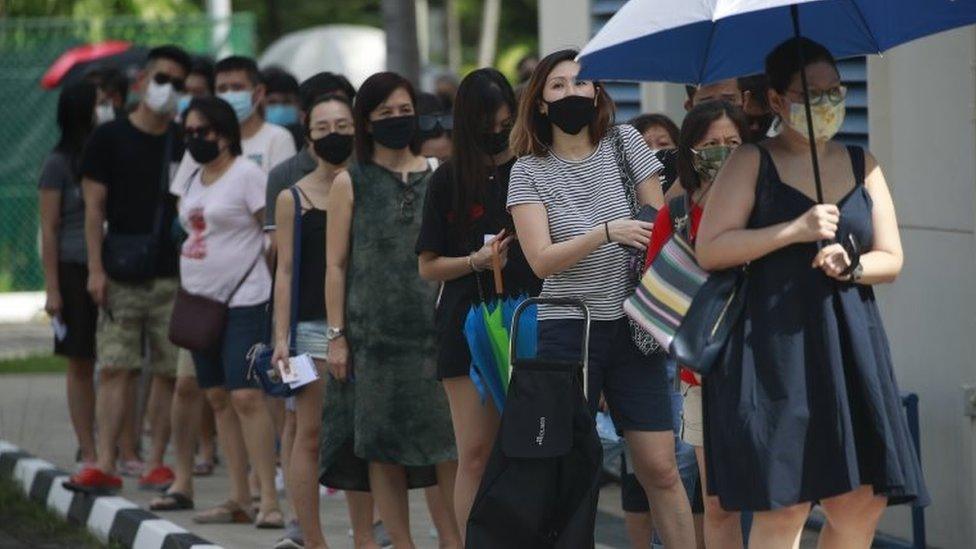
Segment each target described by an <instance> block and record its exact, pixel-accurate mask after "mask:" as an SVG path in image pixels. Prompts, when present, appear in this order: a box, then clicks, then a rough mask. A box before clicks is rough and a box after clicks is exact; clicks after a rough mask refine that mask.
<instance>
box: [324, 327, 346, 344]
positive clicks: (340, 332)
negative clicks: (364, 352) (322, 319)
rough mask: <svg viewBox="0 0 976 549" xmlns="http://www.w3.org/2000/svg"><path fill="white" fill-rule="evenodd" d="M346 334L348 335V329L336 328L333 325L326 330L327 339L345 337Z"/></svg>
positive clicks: (332, 339) (333, 339)
mask: <svg viewBox="0 0 976 549" xmlns="http://www.w3.org/2000/svg"><path fill="white" fill-rule="evenodd" d="M345 335H346V331H345V330H344V329H342V328H335V327H333V326H329V327H328V329H326V330H325V339H327V340H328V341H335V340H337V339H339V338H340V337H344V336H345Z"/></svg>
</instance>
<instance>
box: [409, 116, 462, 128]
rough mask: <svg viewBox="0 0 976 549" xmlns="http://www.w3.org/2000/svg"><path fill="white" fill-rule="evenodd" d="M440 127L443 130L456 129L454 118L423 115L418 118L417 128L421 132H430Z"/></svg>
mask: <svg viewBox="0 0 976 549" xmlns="http://www.w3.org/2000/svg"><path fill="white" fill-rule="evenodd" d="M437 126H440V127H441V129H442V130H445V131H451V130H453V129H454V117H453V116H452V115H450V114H421V115H418V116H417V127H418V128H420V131H423V132H429V131H433V130H434V128H436V127H437Z"/></svg>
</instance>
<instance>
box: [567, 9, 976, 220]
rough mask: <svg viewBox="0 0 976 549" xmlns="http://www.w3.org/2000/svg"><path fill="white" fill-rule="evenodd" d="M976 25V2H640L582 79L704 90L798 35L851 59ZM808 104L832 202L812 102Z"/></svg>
mask: <svg viewBox="0 0 976 549" xmlns="http://www.w3.org/2000/svg"><path fill="white" fill-rule="evenodd" d="M973 23H976V0H630V1H629V2H627V3H626V4H625V5H624V6H623V7H622V8H620V10H619V11H617V13H616V14H615V15H614V16H613V17H612V18H611V19H610V21H608V22H607V24H606V25H604V26H603V28H602V29H600V32H598V33H597V35H596V36H594V37H593V39H592V40H590V42H589V44H587V45H586V47H585V48H583V51H582V52H580V56H579V62H580V64H581V65H582V69H581V72H580V76H582V77H584V78H589V79H594V80H638V81H639V80H649V81H664V82H677V83H680V84H704V83H710V82H716V81H718V80H723V79H726V78H734V77H739V76H747V75H751V74H757V73H760V72H762V71H763V68H764V67H763V63H764V61H765V58H766V54H768V53H769V52H770V51H772V50H773V48H775V47H776V46H778V45H779V44H781V43H782V42H784V41H786V40H788V39H789V38H792V37H794V36H804V37H806V38H809V39H811V40H814V41H816V42H819V43H820V44H822V45H823V46H825V47H826V48H827V49H829V50H830V52H831V53H832V54H833V55H834V57H837V58H844V57H852V56H856V55H866V54H880V53H882V52H883V51H885V50H887V49H890V48H893V47H895V46H897V45H899V44H904V43H905V42H909V41H912V40H915V39H916V38H921V37H923V36H928V35H930V34H936V33H939V32H942V31H946V30H949V29H954V28H957V27H962V26H965V25H970V24H973ZM797 53H798V55H801V56H802V52H800V51H799V48H798V52H797ZM801 62H802V57H801ZM800 77H801V80H802V84H803V88H804V89H807V82H806V73H805V72H804V71H800ZM805 106H806V114H807V130H808V132H809V133H808V135H809V138H810V139H809V140H810V155H811V160H812V162H813V174H814V179H815V183H816V188H817V199H818V201H819V202H823V190H822V187H823V186H822V184H821V180H820V168H819V165H818V161H817V150H816V146H815V145H814V139H813V127H812V125H810V120H811V119H812V117H811V115H810V104H809V96H807V101H806V102H805Z"/></svg>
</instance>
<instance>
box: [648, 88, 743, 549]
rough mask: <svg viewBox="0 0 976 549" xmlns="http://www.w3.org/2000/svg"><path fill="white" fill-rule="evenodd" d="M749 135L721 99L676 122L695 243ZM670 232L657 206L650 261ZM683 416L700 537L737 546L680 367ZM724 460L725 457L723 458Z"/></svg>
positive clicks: (697, 405)
mask: <svg viewBox="0 0 976 549" xmlns="http://www.w3.org/2000/svg"><path fill="white" fill-rule="evenodd" d="M748 134H749V126H748V121H747V120H746V118H745V115H744V113H743V112H742V110H741V109H737V108H735V107H734V106H733V105H732V104H731V103H727V102H725V101H709V102H706V103H702V104H700V105H698V106H697V107H694V108H693V109H691V112H689V113H688V114H687V115H686V116H685V119H684V122H683V123H682V125H681V138H680V140H679V144H678V157H677V166H678V183H679V185H680V189H681V193H680V194H679V195H678V196H681V195H682V194H683V195H684V196H685V197H687V200H688V204H689V209H688V212H689V219H688V222H689V225H688V228H689V234H690V235H691V239H692V240H691V242H692V243H694V238H695V235H696V234H697V233H698V226H699V223H700V222H701V216H702V212H703V211H704V207H705V204H706V203H707V201H708V191H709V190H710V189H711V186H712V182H713V181H714V180H715V175H716V174H717V173H718V171H719V169H721V167H722V165H723V164H724V163H725V161H726V160H727V159H728V157H729V155H730V154H732V151H734V150H735V149H736V148H737V147H738V146H739V145H741V144H742V143H743V142H744V141H745V136H747V135H748ZM672 234H674V227H673V225H672V222H671V210H670V207H669V206H668V205H665V206H664V207H663V208H661V211H660V212H658V216H657V219H656V220H655V221H654V232H653V234H652V235H651V243H650V245H649V246H648V247H647V261H646V262H645V265H650V264H651V263H652V262H653V261H654V259H655V258H656V257H657V255H658V253H660V251H661V248H663V247H664V245H665V244H666V243H667V241H668V240H669V239H670V238H671V235H672ZM681 378H682V389H683V394H684V417H683V421H682V426H681V429H680V430H679V432H680V433H681V436H682V439H683V440H684V442H685V443H687V444H690V445H691V446H693V447H694V452H695V458H696V461H697V463H698V471H699V478H700V479H701V481H700V485H701V494H702V496H701V497H702V498H704V499H703V501H704V522H703V533H704V535H703V539H702V541H703V542H704V544H705V546H706V547H708V548H710V549H711V548H722V547H729V548H736V547H742V531H741V528H740V523H739V513H736V512H729V511H725V510H724V509H722V507H721V505H719V502H718V498H716V497H715V496H709V495H708V486H707V482H706V476H705V455H704V448H703V446H704V433H703V432H702V396H701V395H702V389H701V379H700V378H699V377H698V376H696V375H695V374H693V373H692V372H691V371H690V370H682V371H681ZM726 459H729V458H726Z"/></svg>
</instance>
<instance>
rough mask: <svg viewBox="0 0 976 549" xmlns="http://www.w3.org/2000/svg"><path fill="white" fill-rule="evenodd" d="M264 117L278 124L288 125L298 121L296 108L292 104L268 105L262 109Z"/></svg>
mask: <svg viewBox="0 0 976 549" xmlns="http://www.w3.org/2000/svg"><path fill="white" fill-rule="evenodd" d="M264 119H265V120H267V121H268V122H271V123H272V124H277V125H279V126H290V125H291V124H295V123H297V122H298V109H296V108H295V107H294V105H282V104H276V105H268V106H267V107H265V109H264Z"/></svg>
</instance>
